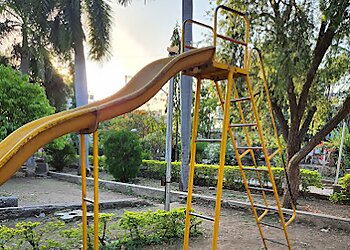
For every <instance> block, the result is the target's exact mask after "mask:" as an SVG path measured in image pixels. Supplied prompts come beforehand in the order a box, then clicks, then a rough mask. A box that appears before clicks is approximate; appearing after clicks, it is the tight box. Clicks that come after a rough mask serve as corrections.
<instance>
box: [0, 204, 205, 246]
mask: <svg viewBox="0 0 350 250" xmlns="http://www.w3.org/2000/svg"><path fill="white" fill-rule="evenodd" d="M185 211H186V210H185V208H176V209H173V210H172V211H164V210H157V211H154V212H152V211H146V212H128V211H126V212H125V213H124V215H123V217H122V218H120V219H119V220H116V215H115V214H105V213H102V214H99V247H100V248H99V249H103V250H107V249H135V248H138V249H139V248H140V247H142V246H146V245H153V244H161V243H167V242H171V241H173V240H176V239H181V238H183V235H184V228H185V219H186V215H185ZM201 223H202V220H200V219H198V218H197V217H193V216H192V217H191V227H190V236H198V235H201V234H202V229H201V228H200V224H201ZM93 233H94V230H93V223H88V249H93V238H94V237H93ZM0 249H6V250H10V249H11V250H13V249H16V250H21V249H33V250H39V249H40V250H42V249H61V250H70V249H82V225H81V224H79V225H78V226H72V225H69V224H65V223H64V222H62V221H51V222H47V223H41V222H31V221H28V222H19V223H17V224H16V226H15V227H14V228H11V227H7V226H4V225H0Z"/></svg>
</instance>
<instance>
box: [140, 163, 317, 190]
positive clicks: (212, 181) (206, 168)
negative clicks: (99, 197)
mask: <svg viewBox="0 0 350 250" xmlns="http://www.w3.org/2000/svg"><path fill="white" fill-rule="evenodd" d="M142 165H143V166H144V167H145V169H143V171H142V172H140V175H141V176H142V177H145V178H153V179H158V180H159V179H160V178H161V177H162V176H164V173H165V170H166V162H164V161H154V160H143V161H142ZM180 167H181V163H180V162H172V164H171V177H172V180H173V181H179V176H180ZM244 167H248V166H244ZM218 168H219V167H218V166H217V165H205V164H196V165H195V170H194V184H195V185H207V186H215V185H216V183H217V173H218ZM260 168H266V167H260ZM272 172H273V175H274V178H275V182H276V185H277V188H278V189H279V190H282V183H283V181H284V171H283V168H280V167H273V168H272ZM245 173H246V178H247V179H248V180H251V181H257V176H256V174H255V173H254V171H246V172H245ZM300 175H301V177H300V183H301V186H302V188H303V189H302V190H303V191H307V187H308V186H316V187H322V184H321V176H320V174H319V173H318V172H317V171H312V170H305V169H302V170H301V173H300ZM260 176H261V179H262V181H263V183H264V184H265V185H268V184H269V175H268V173H267V172H262V173H260ZM224 187H225V188H228V189H234V190H241V189H243V188H244V186H243V179H242V175H241V171H240V169H239V167H238V166H225V170H224Z"/></svg>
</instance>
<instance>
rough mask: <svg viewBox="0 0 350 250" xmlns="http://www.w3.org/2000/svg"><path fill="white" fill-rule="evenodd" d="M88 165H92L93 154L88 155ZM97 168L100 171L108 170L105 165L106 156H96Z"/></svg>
mask: <svg viewBox="0 0 350 250" xmlns="http://www.w3.org/2000/svg"><path fill="white" fill-rule="evenodd" d="M89 165H90V166H93V165H94V156H93V155H89ZM98 169H99V170H102V171H108V168H107V165H106V156H105V155H99V156H98Z"/></svg>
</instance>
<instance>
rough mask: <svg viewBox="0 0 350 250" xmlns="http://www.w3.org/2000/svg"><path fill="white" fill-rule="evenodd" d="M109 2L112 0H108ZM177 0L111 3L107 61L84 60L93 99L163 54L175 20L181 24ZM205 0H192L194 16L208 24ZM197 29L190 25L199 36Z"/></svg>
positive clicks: (110, 89)
mask: <svg viewBox="0 0 350 250" xmlns="http://www.w3.org/2000/svg"><path fill="white" fill-rule="evenodd" d="M111 2H112V3H114V2H116V1H113V0H112V1H111ZM181 2H182V1H181V0H147V4H146V5H145V4H144V0H133V1H132V4H131V5H130V6H128V7H121V6H118V5H117V4H115V3H114V4H113V25H112V57H111V58H110V60H108V61H107V62H103V63H95V62H91V61H88V63H87V74H88V86H89V92H90V93H91V94H94V96H95V99H101V98H103V97H106V96H109V95H111V94H113V93H114V92H116V91H117V90H118V89H120V88H121V87H122V86H124V84H125V75H128V76H132V75H134V74H136V73H137V72H138V71H139V70H140V69H141V68H142V67H144V66H145V65H147V64H148V63H150V62H152V61H154V60H157V59H159V58H162V57H166V56H167V54H168V53H167V51H166V48H167V46H169V44H170V37H171V34H172V31H173V29H174V27H175V25H176V23H178V24H181V9H182V7H181ZM209 2H210V1H208V0H193V6H194V10H193V17H194V19H195V20H198V21H201V22H204V23H206V24H210V25H211V26H212V21H211V20H210V18H209V17H208V16H207V15H206V12H207V11H209V10H210V9H211V5H210V4H209ZM200 33H201V30H200V29H198V30H195V29H194V35H195V37H194V39H195V40H199V39H200V35H199V34H200Z"/></svg>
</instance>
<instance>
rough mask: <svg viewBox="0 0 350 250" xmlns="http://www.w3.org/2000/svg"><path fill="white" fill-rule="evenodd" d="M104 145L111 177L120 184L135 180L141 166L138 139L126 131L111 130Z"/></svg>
mask: <svg viewBox="0 0 350 250" xmlns="http://www.w3.org/2000/svg"><path fill="white" fill-rule="evenodd" d="M104 144H106V145H108V146H107V147H105V155H106V164H107V166H108V171H109V172H110V173H111V174H112V175H113V177H114V178H115V179H116V180H118V181H122V182H128V181H130V180H131V179H133V178H135V177H136V175H137V173H138V171H139V167H140V165H141V146H140V142H139V138H138V137H137V135H135V134H134V133H132V132H130V131H128V130H121V131H115V130H111V131H110V132H109V133H108V135H107V137H106V140H105V141H104Z"/></svg>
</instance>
